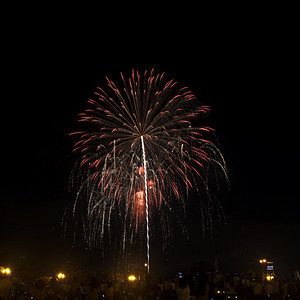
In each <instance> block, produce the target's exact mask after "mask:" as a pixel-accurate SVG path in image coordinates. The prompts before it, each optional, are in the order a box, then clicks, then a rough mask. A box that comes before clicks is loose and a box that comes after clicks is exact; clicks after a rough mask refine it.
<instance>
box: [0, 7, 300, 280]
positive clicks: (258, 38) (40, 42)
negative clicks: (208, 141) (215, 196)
mask: <svg viewBox="0 0 300 300" xmlns="http://www.w3.org/2000/svg"><path fill="white" fill-rule="evenodd" d="M191 11H193V8H188V9H187V10H186V11H185V10H184V11H182V12H181V11H180V8H179V10H178V11H177V13H176V15H173V14H169V15H168V17H169V19H165V16H164V15H161V14H159V16H158V15H157V14H153V15H152V16H139V17H137V16H132V15H131V16H128V15H126V14H124V15H123V16H122V17H120V18H119V17H118V16H116V15H115V11H114V10H113V9H112V8H102V9H100V10H98V11H96V14H95V15H91V14H84V13H81V12H80V8H78V11H77V13H76V14H74V13H73V12H72V11H69V10H68V9H65V10H64V11H60V10H59V9H58V10H57V9H54V8H52V10H50V11H49V9H47V10H45V11H43V10H41V12H40V13H39V14H38V15H37V16H32V14H31V15H30V16H29V17H26V16H25V17H24V15H23V13H22V12H21V11H20V12H18V14H16V12H15V11H11V12H10V13H11V18H10V21H9V22H8V23H7V24H6V27H5V28H6V29H7V30H5V34H4V36H3V38H2V39H3V49H4V54H3V56H2V65H3V68H2V78H4V79H2V85H3V86H2V101H1V104H2V108H1V112H2V118H1V121H2V122H1V123H2V126H1V129H2V130H1V131H2V132H1V161H2V164H1V170H2V172H1V173H2V180H1V191H2V193H1V194H2V197H1V201H0V212H1V216H0V228H1V229H0V243H1V249H0V263H1V264H10V265H14V264H15V265H16V264H17V263H18V262H20V261H22V263H23V264H26V265H27V266H30V267H31V268H35V269H38V270H41V272H55V271H56V270H58V269H59V268H62V267H66V266H67V267H70V266H72V267H73V268H83V269H85V268H86V269H100V268H101V267H103V268H104V267H108V265H109V264H108V263H107V262H108V259H102V258H101V256H100V255H99V253H97V251H92V252H90V251H88V250H85V248H84V247H83V246H82V245H81V244H80V243H78V244H75V245H74V244H73V242H72V240H73V237H72V236H70V235H68V236H67V237H62V227H61V219H62V216H63V213H64V211H65V209H66V207H67V206H68V205H69V204H70V203H72V201H73V196H72V194H71V193H70V192H69V191H68V181H69V175H70V172H71V169H72V166H73V163H74V161H75V157H74V156H72V155H71V150H72V139H71V138H70V137H69V136H68V134H69V133H70V132H71V131H72V130H73V128H74V126H75V122H76V120H77V114H78V113H80V112H81V111H82V110H83V109H84V108H85V107H86V100H87V99H88V97H89V96H90V95H91V93H92V92H93V91H94V89H95V87H96V86H97V85H100V86H102V85H104V84H105V76H108V77H110V78H112V79H117V80H118V77H119V72H120V71H122V72H124V73H129V72H130V70H131V68H133V67H134V68H136V69H143V70H144V69H149V68H152V67H154V68H155V69H156V70H157V71H158V72H166V73H167V75H168V76H169V78H175V79H176V80H177V81H179V82H181V83H182V84H183V85H187V86H189V87H190V89H191V90H192V91H193V92H194V93H195V94H196V96H197V97H198V98H199V99H200V100H201V101H202V103H204V104H205V105H210V106H211V107H212V110H213V111H212V113H211V115H210V122H212V123H213V126H214V128H215V129H216V132H217V136H218V140H219V143H220V149H221V150H222V152H223V155H224V156H225V159H226V162H227V164H228V168H229V176H230V180H231V188H230V191H228V192H224V195H222V197H221V198H220V201H221V202H222V205H223V208H224V211H225V215H226V224H224V223H218V222H216V224H215V227H214V232H213V238H212V239H210V238H203V237H202V234H201V228H199V226H196V225H199V222H198V220H197V218H198V217H197V214H195V215H194V216H193V217H191V219H190V220H188V221H189V222H190V224H189V226H190V227H192V229H191V232H190V239H189V240H188V241H184V242H181V241H182V239H181V237H178V239H177V240H176V239H175V242H174V248H172V249H170V252H169V255H168V257H163V256H161V253H160V252H159V250H157V249H155V247H154V248H153V251H152V255H151V262H152V267H153V270H154V271H155V272H159V271H161V272H165V273H166V272H171V271H172V272H175V271H178V270H180V269H181V270H182V269H187V268H188V267H190V266H191V265H192V263H193V262H194V261H199V260H206V261H209V262H211V263H212V264H214V263H215V262H216V258H217V261H218V265H219V269H220V270H221V271H224V272H235V271H237V272H239V271H249V270H255V271H259V265H258V260H259V259H260V258H264V257H266V258H267V259H269V260H273V261H274V263H275V270H276V271H277V273H278V274H279V275H280V276H287V277H293V272H294V271H295V270H296V269H299V268H300V257H299V253H300V240H299V230H300V221H299V220H300V218H299V189H298V180H299V175H298V174H299V171H298V170H299V155H298V154H299V149H298V136H299V135H298V128H297V122H296V120H297V116H298V112H297V111H298V109H299V108H298V101H296V100H298V97H296V92H295V87H296V77H295V73H296V66H295V51H296V49H295V47H296V43H295V38H294V35H293V28H294V23H293V18H292V17H291V18H285V19H283V18H282V15H281V14H280V13H279V12H278V11H277V13H276V14H272V13H270V12H268V11H267V10H266V11H264V13H262V14H259V13H253V14H252V13H250V14H249V15H246V14H245V13H244V12H243V13H241V14H240V15H239V17H237V16H236V15H234V14H233V15H225V16H224V15H222V13H221V12H219V14H220V15H222V18H219V17H218V16H219V15H218V16H215V15H214V13H213V12H211V14H210V15H209V17H208V18H206V19H203V18H202V16H203V15H202V13H199V15H196V14H195V15H187V14H186V13H187V12H189V13H190V12H191ZM283 14H284V13H283ZM103 15H107V18H106V19H103ZM20 16H22V18H20ZM182 16H184V17H182ZM116 20H117V21H116ZM163 21H164V22H163ZM13 25H14V26H13ZM117 80H116V81H117ZM193 225H195V226H193ZM162 266H163V267H162Z"/></svg>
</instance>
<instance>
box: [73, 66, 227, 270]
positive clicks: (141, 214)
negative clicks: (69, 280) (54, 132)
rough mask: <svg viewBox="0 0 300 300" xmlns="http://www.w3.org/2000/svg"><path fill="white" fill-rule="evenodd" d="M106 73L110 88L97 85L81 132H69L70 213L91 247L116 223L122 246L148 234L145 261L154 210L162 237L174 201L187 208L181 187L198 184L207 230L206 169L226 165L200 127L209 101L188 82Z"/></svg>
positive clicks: (220, 172) (219, 170)
mask: <svg viewBox="0 0 300 300" xmlns="http://www.w3.org/2000/svg"><path fill="white" fill-rule="evenodd" d="M106 79H107V87H106V88H105V89H104V88H103V89H102V88H100V87H97V90H96V91H95V92H94V95H93V97H92V98H91V99H89V100H88V103H89V108H87V109H86V110H85V111H84V112H83V113H81V114H79V116H80V118H79V120H78V122H79V123H80V124H81V125H80V131H76V132H73V133H72V134H71V135H74V136H75V137H76V139H77V140H76V143H75V145H74V150H73V151H74V152H77V153H78V156H79V160H78V162H77V163H76V166H75V168H74V171H73V175H72V185H73V187H74V188H75V189H76V190H77V191H76V199H75V203H74V206H73V214H74V216H75V215H76V212H77V211H80V214H81V215H82V218H83V225H84V237H85V240H86V242H87V243H88V245H90V246H93V245H95V246H97V245H98V246H99V245H101V243H102V241H103V238H104V236H105V233H106V232H107V233H109V232H110V231H111V226H115V227H117V228H118V229H119V233H120V235H121V236H122V238H121V239H120V240H121V243H120V246H121V249H122V250H123V251H125V249H126V248H127V247H128V245H129V244H132V243H133V241H142V240H144V239H145V236H146V237H147V256H148V266H149V248H150V246H149V241H150V232H151V230H150V227H151V228H152V227H154V226H153V224H151V220H152V218H153V215H154V214H155V212H159V214H160V216H161V217H160V218H159V219H160V223H161V229H162V230H163V234H162V235H163V237H164V239H165V241H167V240H168V239H169V236H170V234H168V233H170V232H171V227H172V225H171V224H169V222H168V220H169V218H168V214H169V213H170V212H172V207H173V206H174V203H176V205H178V204H179V205H180V207H182V210H183V211H185V206H186V201H187V197H186V193H188V191H189V190H190V189H192V188H195V189H196V190H197V191H199V192H200V193H201V192H202V193H203V194H205V195H206V196H205V197H201V200H200V202H201V203H200V206H201V217H202V225H203V226H202V227H203V230H206V229H210V228H211V224H212V214H213V211H214V210H216V208H217V210H219V208H220V206H219V205H218V204H217V201H215V199H213V197H212V196H211V193H210V191H209V184H208V178H209V177H211V175H209V176H208V175H207V174H208V173H209V174H213V175H214V177H215V178H217V179H220V178H225V179H227V175H226V174H227V172H226V165H225V162H224V159H223V157H222V155H221V153H220V151H219V150H218V148H217V147H216V145H215V144H214V142H213V139H214V130H213V129H212V128H210V127H207V126H204V125H203V119H204V116H205V115H206V114H207V112H208V111H209V107H208V106H204V105H200V104H199V102H198V100H197V99H196V97H195V95H194V94H193V93H192V92H191V91H190V90H189V89H188V88H187V87H180V86H179V84H178V83H177V82H175V81H174V80H173V79H172V80H167V79H166V78H165V74H164V73H162V74H155V73H154V70H151V71H150V72H148V71H145V72H144V73H143V74H140V73H139V72H138V71H135V70H132V73H131V76H129V78H128V79H125V77H124V76H123V74H122V73H121V79H122V83H121V84H119V85H116V84H115V83H114V82H112V81H111V80H110V79H108V78H106ZM113 224H114V225H113ZM116 224H117V225H116ZM110 239H111V237H110Z"/></svg>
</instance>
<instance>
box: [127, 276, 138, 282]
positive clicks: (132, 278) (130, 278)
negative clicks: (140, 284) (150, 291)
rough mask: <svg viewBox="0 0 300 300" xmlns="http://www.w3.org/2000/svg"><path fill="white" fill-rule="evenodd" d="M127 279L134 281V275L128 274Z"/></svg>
mask: <svg viewBox="0 0 300 300" xmlns="http://www.w3.org/2000/svg"><path fill="white" fill-rule="evenodd" d="M128 280H129V281H135V280H136V277H135V276H134V275H130V276H128Z"/></svg>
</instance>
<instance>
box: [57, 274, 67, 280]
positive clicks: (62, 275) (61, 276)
mask: <svg viewBox="0 0 300 300" xmlns="http://www.w3.org/2000/svg"><path fill="white" fill-rule="evenodd" d="M65 277H66V275H65V274H64V273H58V274H57V278H58V279H65Z"/></svg>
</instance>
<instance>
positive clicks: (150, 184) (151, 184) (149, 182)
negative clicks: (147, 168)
mask: <svg viewBox="0 0 300 300" xmlns="http://www.w3.org/2000/svg"><path fill="white" fill-rule="evenodd" d="M148 187H149V189H150V190H151V189H152V188H153V187H154V182H153V181H152V180H151V179H150V180H149V181H148Z"/></svg>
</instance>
